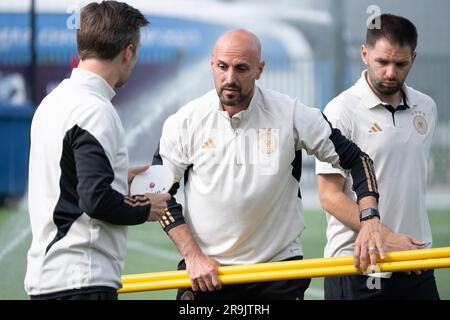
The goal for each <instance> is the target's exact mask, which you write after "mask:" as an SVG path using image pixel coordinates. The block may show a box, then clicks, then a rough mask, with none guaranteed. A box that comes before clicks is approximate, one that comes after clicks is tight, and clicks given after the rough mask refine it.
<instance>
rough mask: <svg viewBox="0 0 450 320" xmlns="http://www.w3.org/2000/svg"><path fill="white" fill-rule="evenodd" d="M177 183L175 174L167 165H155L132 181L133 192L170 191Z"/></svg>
mask: <svg viewBox="0 0 450 320" xmlns="http://www.w3.org/2000/svg"><path fill="white" fill-rule="evenodd" d="M174 183H175V176H174V175H173V173H172V172H171V171H170V170H169V169H168V168H167V167H165V166H161V165H154V166H151V167H150V168H148V169H147V171H145V172H143V173H140V174H138V175H137V176H136V177H134V179H133V182H132V183H131V187H130V192H131V194H144V193H165V192H169V190H170V188H172V185H173V184H174Z"/></svg>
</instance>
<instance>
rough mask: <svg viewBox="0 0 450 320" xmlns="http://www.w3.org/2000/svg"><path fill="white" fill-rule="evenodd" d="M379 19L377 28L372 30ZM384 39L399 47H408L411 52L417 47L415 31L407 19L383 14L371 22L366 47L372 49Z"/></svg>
mask: <svg viewBox="0 0 450 320" xmlns="http://www.w3.org/2000/svg"><path fill="white" fill-rule="evenodd" d="M377 19H379V22H380V24H379V28H372V27H373V26H375V25H376V23H375V22H376V21H377ZM381 38H384V39H386V40H388V41H389V42H390V43H394V44H398V45H400V46H404V45H409V46H410V47H411V50H412V51H415V50H416V47H417V29H416V27H415V26H414V24H413V23H412V22H411V21H409V20H408V19H406V18H404V17H400V16H395V15H393V14H387V13H384V14H382V15H380V16H378V17H375V18H374V19H373V20H372V23H371V25H370V27H368V28H367V34H366V45H368V46H371V47H374V46H375V44H376V42H377V41H378V40H379V39H381Z"/></svg>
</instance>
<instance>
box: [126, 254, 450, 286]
mask: <svg viewBox="0 0 450 320" xmlns="http://www.w3.org/2000/svg"><path fill="white" fill-rule="evenodd" d="M446 257H450V247H445V248H431V249H419V250H408V251H396V252H386V253H385V259H384V260H380V258H379V257H377V258H378V260H377V261H382V262H397V261H405V260H419V259H431V258H446ZM346 265H353V257H352V256H343V257H336V258H317V259H305V260H293V261H281V262H267V263H258V264H247V265H238V266H227V267H219V269H218V275H230V274H240V273H248V272H265V271H277V270H290V269H300V268H322V267H335V266H346ZM187 276H188V275H187V272H186V271H185V270H181V271H167V272H154V273H142V274H131V275H124V276H123V277H122V283H123V284H126V283H135V282H149V281H161V280H174V279H184V278H186V277H187Z"/></svg>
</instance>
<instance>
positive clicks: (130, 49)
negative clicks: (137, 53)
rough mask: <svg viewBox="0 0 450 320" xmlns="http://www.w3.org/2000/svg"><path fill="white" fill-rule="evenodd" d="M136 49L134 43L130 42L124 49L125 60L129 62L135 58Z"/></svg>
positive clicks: (123, 58) (123, 57) (123, 56)
mask: <svg viewBox="0 0 450 320" xmlns="http://www.w3.org/2000/svg"><path fill="white" fill-rule="evenodd" d="M134 50H135V48H134V45H132V44H129V45H128V46H126V48H125V49H124V50H123V55H122V60H123V62H129V61H130V60H131V59H132V58H133V55H134Z"/></svg>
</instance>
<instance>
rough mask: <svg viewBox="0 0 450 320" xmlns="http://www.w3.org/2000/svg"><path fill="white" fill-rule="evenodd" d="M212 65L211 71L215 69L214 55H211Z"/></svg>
mask: <svg viewBox="0 0 450 320" xmlns="http://www.w3.org/2000/svg"><path fill="white" fill-rule="evenodd" d="M210 63H211V69H213V68H214V54H212V55H211V60H210Z"/></svg>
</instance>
